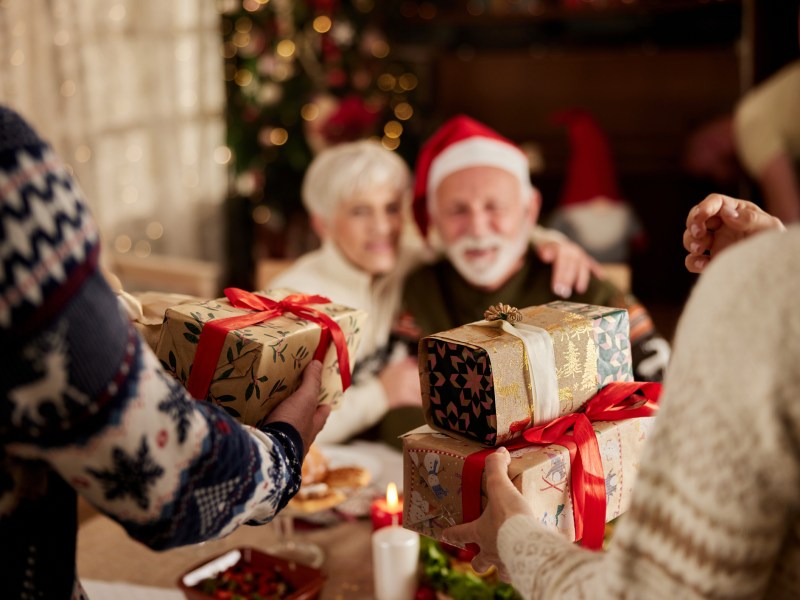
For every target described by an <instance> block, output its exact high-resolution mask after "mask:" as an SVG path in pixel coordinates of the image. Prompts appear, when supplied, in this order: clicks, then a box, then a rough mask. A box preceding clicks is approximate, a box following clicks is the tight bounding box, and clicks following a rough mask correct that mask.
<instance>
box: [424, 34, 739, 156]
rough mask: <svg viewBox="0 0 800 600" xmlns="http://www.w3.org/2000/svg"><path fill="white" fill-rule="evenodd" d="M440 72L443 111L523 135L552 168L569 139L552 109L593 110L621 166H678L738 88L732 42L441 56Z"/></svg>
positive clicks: (438, 100)
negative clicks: (728, 45) (698, 131)
mask: <svg viewBox="0 0 800 600" xmlns="http://www.w3.org/2000/svg"><path fill="white" fill-rule="evenodd" d="M435 69H436V70H435V74H434V82H435V83H434V88H435V92H434V96H435V103H436V107H437V110H438V111H440V112H441V114H443V115H451V114H454V113H458V112H464V113H467V114H469V115H471V116H474V117H475V118H477V119H479V120H482V121H484V122H486V123H487V124H490V125H492V126H493V127H495V128H496V129H498V130H499V131H501V132H502V133H504V134H505V135H507V136H509V137H511V138H512V139H514V140H516V141H518V142H523V141H528V140H530V141H535V142H537V143H539V144H540V145H541V146H542V149H543V151H544V156H545V160H546V168H547V170H551V169H555V170H556V171H558V170H560V168H562V167H563V162H564V159H565V156H566V140H565V137H564V132H563V130H562V129H560V128H556V127H554V126H553V125H551V124H550V123H549V122H548V115H549V114H550V113H552V112H553V111H555V110H558V109H560V108H564V107H567V106H576V105H577V106H582V107H584V108H587V109H589V110H591V111H592V112H593V113H594V114H595V116H596V117H597V119H598V120H599V121H600V123H601V124H602V126H603V128H604V129H605V130H606V132H607V133H608V135H609V137H610V138H611V141H612V144H613V147H614V153H615V156H616V157H617V160H618V163H619V168H620V170H621V171H623V172H648V171H654V170H656V171H664V170H667V171H669V170H672V169H675V168H677V167H678V163H677V162H676V161H677V160H678V159H679V155H680V151H681V148H682V145H683V142H684V140H685V138H686V135H687V134H688V133H689V132H690V131H691V129H692V128H693V127H695V126H696V125H698V124H699V123H700V122H702V121H703V120H705V119H708V118H711V117H714V116H717V115H719V114H721V113H723V112H726V111H728V110H729V109H730V108H731V107H732V105H733V103H734V102H735V101H736V98H737V97H738V94H739V66H738V61H737V58H736V54H735V52H734V51H733V49H731V50H718V49H709V50H703V49H698V50H684V49H682V50H674V51H664V50H662V51H653V52H645V51H642V50H636V51H633V50H631V51H627V50H608V49H597V50H593V49H586V48H584V49H581V50H579V51H578V50H572V51H565V52H559V53H556V52H553V53H548V54H546V55H543V56H532V55H531V54H530V53H528V52H496V53H488V52H482V53H480V54H478V55H476V56H475V57H474V58H473V59H471V60H469V61H464V60H461V59H459V58H458V57H457V56H454V55H443V56H442V57H441V58H440V59H439V60H438V61H437V64H436V67H435Z"/></svg>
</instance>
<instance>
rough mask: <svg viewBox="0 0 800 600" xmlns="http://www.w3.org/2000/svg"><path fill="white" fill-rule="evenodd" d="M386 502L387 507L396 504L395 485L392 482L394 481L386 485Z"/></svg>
mask: <svg viewBox="0 0 800 600" xmlns="http://www.w3.org/2000/svg"><path fill="white" fill-rule="evenodd" d="M386 504H387V505H388V506H389V508H395V507H396V506H397V504H398V501H397V486H396V485H395V484H394V481H393V482H391V483H390V484H389V485H387V486H386Z"/></svg>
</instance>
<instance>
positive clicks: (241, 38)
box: [233, 31, 250, 48]
mask: <svg viewBox="0 0 800 600" xmlns="http://www.w3.org/2000/svg"><path fill="white" fill-rule="evenodd" d="M249 43H250V34H249V33H245V32H243V31H237V32H236V33H234V34H233V45H234V46H236V47H237V48H244V47H245V46H247V44H249Z"/></svg>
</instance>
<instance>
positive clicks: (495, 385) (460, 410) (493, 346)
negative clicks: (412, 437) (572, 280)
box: [419, 301, 633, 446]
mask: <svg viewBox="0 0 800 600" xmlns="http://www.w3.org/2000/svg"><path fill="white" fill-rule="evenodd" d="M509 308H510V307H509ZM512 310H516V309H512ZM517 314H518V315H519V317H520V321H519V326H520V327H525V326H528V327H534V328H537V329H539V330H541V331H542V332H546V334H545V335H547V336H548V337H549V338H550V340H551V343H552V348H553V350H552V352H553V355H554V356H553V358H552V359H550V360H551V361H553V360H554V364H552V370H554V372H553V378H554V379H553V381H554V383H557V390H555V389H554V390H553V392H554V394H553V397H554V401H556V402H557V414H551V415H550V416H549V418H546V419H544V420H541V419H540V418H539V417H540V415H538V414H537V411H536V410H535V408H534V407H535V404H536V401H535V395H536V394H537V393H539V392H540V391H541V390H542V389H544V388H543V387H542V386H541V385H540V384H539V383H538V382H537V384H536V385H534V383H533V382H532V381H531V377H530V375H529V369H528V366H529V362H530V363H532V364H533V365H535V366H539V365H543V364H544V363H543V362H542V360H541V358H542V357H537V356H532V357H531V356H528V353H527V352H526V351H525V350H524V346H523V342H522V341H521V340H520V339H519V338H517V337H515V336H514V335H511V334H510V333H507V332H506V331H504V330H503V329H500V328H499V325H500V322H499V321H492V322H489V321H479V322H475V323H468V324H466V325H462V326H460V327H456V328H454V329H449V330H447V331H442V332H439V333H435V334H433V335H429V336H426V337H424V338H422V339H421V340H420V343H419V367H420V384H421V388H422V405H423V410H424V412H425V420H426V422H427V423H428V425H430V426H431V427H432V428H434V429H436V430H438V431H441V432H443V433H447V434H448V435H452V436H456V437H461V438H462V439H465V440H468V441H472V442H478V443H480V444H483V445H485V446H495V445H498V444H502V443H505V442H507V441H508V440H511V439H513V438H515V437H518V436H519V435H520V433H521V432H522V431H523V430H525V429H527V428H528V427H529V426H531V424H534V423H536V424H541V423H544V422H547V421H548V420H552V419H554V418H556V417H558V416H560V415H565V414H569V413H573V412H576V411H578V410H580V409H581V407H583V406H584V404H585V403H586V402H587V401H588V400H589V398H591V397H592V396H593V395H594V394H595V393H597V390H598V389H600V388H601V387H603V386H605V385H607V384H609V383H612V382H624V381H633V370H632V366H631V364H632V363H631V353H630V343H629V325H628V312H627V311H626V310H625V309H620V308H611V307H605V306H596V305H591V304H579V303H574V302H563V301H558V302H551V303H549V304H543V305H541V306H531V307H527V308H522V309H520V310H519V311H517ZM506 325H508V324H506ZM542 368H543V367H542ZM552 370H550V372H552ZM556 395H557V398H556V397H555V396H556ZM545 396H546V394H545Z"/></svg>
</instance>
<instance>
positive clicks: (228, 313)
mask: <svg viewBox="0 0 800 600" xmlns="http://www.w3.org/2000/svg"><path fill="white" fill-rule="evenodd" d="M293 293H294V292H292V290H286V289H276V290H269V291H267V292H264V293H262V295H263V296H265V297H267V298H270V299H272V300H276V301H278V300H282V299H284V298H285V297H287V296H289V295H290V294H293ZM310 307H311V308H312V309H313V310H317V311H321V312H322V313H324V314H325V315H328V316H329V317H330V318H331V319H333V321H335V322H336V324H338V326H339V327H340V328H341V331H342V333H343V334H344V338H345V340H346V345H347V353H348V356H349V357H350V364H349V370H350V372H352V368H353V360H354V357H355V355H356V350H357V348H358V343H359V340H360V336H361V330H362V328H363V325H364V323H365V321H366V318H367V315H366V313H365V312H364V311H363V310H359V309H353V308H348V307H346V306H342V305H340V304H335V303H332V302H331V303H324V304H312V305H310ZM254 312H256V311H252V310H246V309H241V308H236V307H234V306H232V305H231V303H230V302H229V301H228V299H226V298H222V299H217V300H209V301H198V302H196V303H189V304H182V305H180V306H174V307H172V308H169V309H167V311H166V314H165V316H164V323H163V326H162V328H161V337H160V339H159V342H158V346H157V348H156V355H157V356H158V358H159V360H160V361H161V364H162V366H163V367H164V369H166V370H167V371H169V372H170V373H172V375H173V376H175V378H176V379H178V380H179V381H180V382H181V383H182V384H183V385H184V386H187V387H190V388H191V386H190V385H189V379H190V374H191V372H192V369H193V363H194V361H195V355H196V352H197V348H198V342H199V339H200V336H201V333H202V331H203V328H204V326H205V325H206V323H208V322H209V321H212V320H217V319H224V318H229V317H233V316H237V315H246V314H248V313H254ZM321 334H322V330H321V328H320V325H318V324H317V323H314V322H312V321H310V320H308V319H306V318H302V317H299V316H297V315H295V314H292V313H291V312H287V313H285V314H282V315H280V316H275V317H272V318H270V319H268V320H264V321H263V322H260V323H257V324H254V325H251V326H248V327H245V328H242V329H235V330H232V331H228V332H227V334H226V335H225V341H224V344H223V346H222V350H221V351H220V352H219V358H218V360H217V362H216V367H215V368H214V369H212V371H213V375H211V377H210V384H209V386H208V393H207V396H206V398H205V399H207V400H210V401H212V402H214V403H215V404H217V405H219V406H221V407H222V408H224V409H225V410H226V411H227V412H228V413H229V414H230V415H231V416H233V417H234V418H236V419H237V420H239V421H240V422H242V423H245V424H247V425H255V426H258V425H261V424H263V422H264V420H265V418H266V417H267V415H269V413H270V412H271V411H272V409H273V408H275V406H277V405H278V404H279V403H280V402H281V401H282V400H283V399H284V398H286V397H287V396H289V395H290V394H291V393H292V392H294V391H295V390H296V389H297V388H298V387H299V386H300V383H301V382H302V373H303V370H304V369H305V367H306V366H307V365H308V364H309V363H310V362H311V360H312V359H313V357H314V353H315V350H316V349H317V345H318V342H319V340H320V337H321ZM343 393H344V392H343V390H342V377H341V373H340V370H339V361H338V358H337V353H336V349H335V348H334V344H330V347H329V348H328V349H327V352H326V353H325V358H324V360H323V368H322V389H321V391H320V402H322V403H325V404H331V405H332V406H333V407H334V408H335V407H337V406H338V403H339V400H340V398H341V397H342V395H343Z"/></svg>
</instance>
